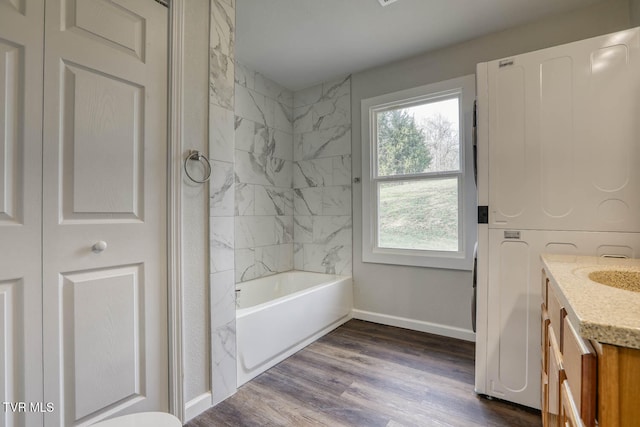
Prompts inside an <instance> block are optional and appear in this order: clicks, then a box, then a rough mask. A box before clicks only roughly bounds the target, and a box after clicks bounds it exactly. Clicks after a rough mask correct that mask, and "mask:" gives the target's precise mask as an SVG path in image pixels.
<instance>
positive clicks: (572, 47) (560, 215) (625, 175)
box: [479, 29, 640, 232]
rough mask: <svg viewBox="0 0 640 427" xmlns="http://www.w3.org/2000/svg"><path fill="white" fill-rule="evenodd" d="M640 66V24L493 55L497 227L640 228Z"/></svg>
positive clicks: (490, 83) (492, 193) (492, 191)
mask: <svg viewBox="0 0 640 427" xmlns="http://www.w3.org/2000/svg"><path fill="white" fill-rule="evenodd" d="M638 76H640V30H638V29H631V30H627V31H622V32H619V33H615V34H610V35H604V36H600V37H594V38H592V39H588V40H583V41H579V42H575V43H570V44H566V45H562V46H556V47H552V48H548V49H543V50H539V51H536V52H531V53H527V54H523V55H518V56H515V57H512V58H509V59H507V60H504V59H503V60H496V61H491V62H488V63H487V78H486V84H487V87H488V93H489V96H488V99H487V101H486V105H480V107H481V108H482V107H484V108H485V109H487V110H488V111H487V113H488V120H489V125H488V127H489V129H488V133H489V134H490V138H489V141H488V147H486V148H483V147H484V146H483V145H482V144H481V145H480V148H479V149H480V150H482V149H487V148H488V151H489V157H488V158H489V161H488V163H487V164H485V166H488V168H489V169H490V170H491V171H492V172H491V174H490V176H489V207H490V210H491V211H490V213H489V219H490V221H491V223H490V225H491V227H492V228H517V229H523V228H524V229H530V230H536V229H544V230H566V231H572V230H575V231H589V230H598V231H618V232H638V231H640V216H639V215H637V214H636V213H637V212H638V211H639V210H640V170H639V169H638V168H636V167H635V165H637V164H638V163H640V149H639V148H638V143H637V135H638V134H639V133H640V121H638V120H637V117H638V116H639V115H640V103H638V94H639V93H640V78H639V77H638ZM482 166H483V165H482V164H480V167H481V168H482ZM480 172H482V171H480ZM481 190H482V189H481Z"/></svg>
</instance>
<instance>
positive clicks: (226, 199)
mask: <svg viewBox="0 0 640 427" xmlns="http://www.w3.org/2000/svg"><path fill="white" fill-rule="evenodd" d="M210 10H211V21H210V40H209V158H210V159H211V160H210V161H211V168H212V174H211V179H210V181H209V196H210V199H209V216H210V219H209V221H210V224H209V233H210V236H209V239H210V248H209V253H210V255H209V256H210V267H209V268H210V272H211V277H210V286H211V292H210V298H211V360H212V366H211V377H212V383H211V389H212V393H213V395H212V400H213V402H212V403H213V404H214V405H215V404H217V403H219V402H221V401H223V400H224V399H226V398H227V397H229V396H231V395H232V394H233V393H235V391H236V304H235V281H234V273H235V270H234V228H233V222H234V149H233V147H234V128H233V126H234V112H233V110H234V34H235V0H211V1H210Z"/></svg>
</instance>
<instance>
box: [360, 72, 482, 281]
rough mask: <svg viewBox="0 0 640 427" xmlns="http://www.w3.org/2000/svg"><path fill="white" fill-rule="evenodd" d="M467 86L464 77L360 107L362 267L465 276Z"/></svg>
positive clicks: (468, 246) (470, 206)
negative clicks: (420, 268)
mask: <svg viewBox="0 0 640 427" xmlns="http://www.w3.org/2000/svg"><path fill="white" fill-rule="evenodd" d="M474 86H475V85H474V76H466V77H461V78H458V79H453V80H448V81H445V82H440V83H436V84H432V85H427V86H422V87H419V88H415V89H410V90H405V91H401V92H396V93H392V94H387V95H382V96H378V97H375V98H369V99H365V100H362V135H363V138H362V139H363V147H362V148H363V150H362V151H363V153H362V169H363V171H362V175H363V180H362V182H363V189H362V204H363V206H362V216H363V218H362V220H363V221H362V223H363V233H362V235H363V254H362V255H363V261H365V262H379V263H386V264H402V265H416V266H426V267H439V268H452V269H471V261H472V260H471V256H472V255H471V252H472V248H473V244H474V243H475V241H476V228H475V223H474V215H473V213H474V212H475V210H474V208H475V205H476V203H475V200H476V199H475V184H474V182H473V170H472V168H473V165H472V160H473V159H472V158H471V131H472V129H471V119H472V114H473V99H474V94H475V87H474ZM467 153H469V154H467Z"/></svg>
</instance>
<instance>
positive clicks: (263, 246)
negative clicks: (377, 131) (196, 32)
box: [234, 63, 352, 282]
mask: <svg viewBox="0 0 640 427" xmlns="http://www.w3.org/2000/svg"><path fill="white" fill-rule="evenodd" d="M235 82H236V85H235V94H236V96H235V135H234V137H235V215H236V219H235V229H234V232H235V268H236V277H235V280H236V282H244V281H247V280H251V279H255V278H258V277H263V276H267V275H270V274H275V273H278V272H282V271H287V270H291V269H293V268H295V269H299V270H307V271H316V272H323V273H336V274H351V265H352V261H351V256H352V255H351V251H352V242H351V239H352V221H351V109H350V96H351V95H350V92H351V88H350V84H351V81H350V78H349V77H347V78H342V79H337V80H334V81H331V82H327V83H323V84H320V85H317V86H314V87H311V88H308V89H305V90H302V91H299V92H296V93H291V92H290V91H288V90H286V89H284V88H282V87H281V86H279V85H278V84H277V83H275V82H273V81H271V80H269V79H267V78H265V77H264V76H263V75H261V74H260V73H256V72H253V71H251V70H250V69H248V68H247V67H245V66H243V65H242V64H239V63H236V78H235Z"/></svg>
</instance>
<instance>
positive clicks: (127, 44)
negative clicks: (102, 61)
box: [64, 0, 147, 62]
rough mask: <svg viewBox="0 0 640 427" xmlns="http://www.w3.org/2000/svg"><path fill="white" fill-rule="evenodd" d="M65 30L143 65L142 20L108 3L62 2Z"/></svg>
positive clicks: (100, 0) (103, 0) (91, 0)
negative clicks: (92, 40) (91, 39)
mask: <svg viewBox="0 0 640 427" xmlns="http://www.w3.org/2000/svg"><path fill="white" fill-rule="evenodd" d="M64 10H65V11H66V16H65V17H64V27H65V29H66V30H71V31H77V32H78V33H80V34H82V35H84V36H87V37H93V38H94V40H95V41H96V42H98V43H105V44H107V45H109V46H111V47H112V48H115V49H119V50H121V51H122V52H124V53H127V54H129V55H132V56H133V57H135V58H138V59H139V60H141V61H143V62H144V49H145V43H146V41H145V36H146V35H147V33H146V31H145V18H144V17H143V16H140V15H138V14H137V13H135V12H134V11H132V10H131V9H129V8H127V7H126V6H124V5H123V6H121V5H119V4H117V3H114V2H111V1H107V0H83V1H77V0H65V1H64Z"/></svg>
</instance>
